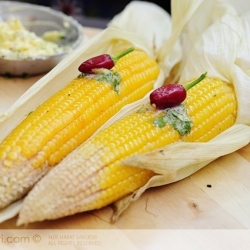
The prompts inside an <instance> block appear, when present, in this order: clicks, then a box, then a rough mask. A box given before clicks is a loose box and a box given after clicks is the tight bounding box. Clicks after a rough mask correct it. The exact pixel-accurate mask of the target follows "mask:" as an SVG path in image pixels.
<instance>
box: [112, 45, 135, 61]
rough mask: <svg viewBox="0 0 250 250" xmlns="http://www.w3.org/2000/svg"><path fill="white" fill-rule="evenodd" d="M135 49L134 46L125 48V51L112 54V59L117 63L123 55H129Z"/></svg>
mask: <svg viewBox="0 0 250 250" xmlns="http://www.w3.org/2000/svg"><path fill="white" fill-rule="evenodd" d="M133 50H134V48H133V47H131V48H128V49H126V50H124V51H123V52H121V53H119V54H118V55H115V56H111V59H112V60H113V62H114V64H116V62H117V61H118V60H119V59H120V58H121V57H123V56H125V55H127V54H128V53H130V52H132V51H133Z"/></svg>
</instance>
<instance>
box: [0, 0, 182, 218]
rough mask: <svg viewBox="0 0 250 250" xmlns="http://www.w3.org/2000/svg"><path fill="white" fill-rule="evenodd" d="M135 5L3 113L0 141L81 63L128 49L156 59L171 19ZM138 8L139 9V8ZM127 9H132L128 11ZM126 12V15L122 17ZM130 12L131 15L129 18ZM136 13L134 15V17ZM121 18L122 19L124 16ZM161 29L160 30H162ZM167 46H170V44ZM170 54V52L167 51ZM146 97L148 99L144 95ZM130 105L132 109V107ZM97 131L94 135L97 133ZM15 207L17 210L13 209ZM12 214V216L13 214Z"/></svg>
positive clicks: (75, 72) (154, 9) (150, 7)
mask: <svg viewBox="0 0 250 250" xmlns="http://www.w3.org/2000/svg"><path fill="white" fill-rule="evenodd" d="M134 4H136V5H137V7H138V8H137V7H136V9H134V8H131V7H130V5H129V6H128V9H126V10H124V11H123V13H122V15H121V16H120V17H118V16H117V17H115V21H114V22H111V23H110V24H109V27H108V28H107V29H105V30H103V31H102V32H101V33H100V34H98V35H96V36H95V37H94V38H92V39H90V40H89V41H87V42H86V43H85V44H84V45H83V46H81V47H79V48H77V49H76V50H75V51H74V52H72V53H71V54H70V55H69V56H68V57H67V58H65V59H64V60H63V61H62V62H60V63H59V64H58V65H57V66H56V67H55V68H54V69H53V70H52V71H50V72H49V73H48V74H46V75H45V76H44V77H43V78H41V79H40V80H39V81H37V82H36V83H35V84H34V85H33V86H32V87H31V88H30V89H29V90H28V91H27V92H25V93H24V94H23V95H22V96H21V97H20V98H19V99H18V100H17V101H16V102H15V103H14V104H13V105H12V106H11V107H10V109H9V110H7V112H6V113H4V114H2V115H0V131H1V133H0V141H1V140H3V139H4V138H5V137H6V135H8V133H10V131H11V130H12V129H13V128H14V127H15V126H16V125H17V124H18V123H20V122H21V121H22V120H23V119H24V118H25V116H27V114H29V113H30V112H31V111H32V110H34V109H35V108H36V107H37V106H39V105H40V104H41V103H43V102H44V101H45V100H46V99H48V98H49V97H50V96H52V95H53V94H54V93H56V92H57V91H58V90H60V89H62V88H63V87H65V86H66V85H67V84H68V83H69V82H70V81H71V80H72V79H73V78H75V77H77V75H78V74H79V72H78V66H79V65H80V64H81V63H82V62H83V61H84V60H87V59H89V58H91V57H93V56H96V55H99V54H103V53H108V54H111V55H115V54H116V53H119V52H121V51H122V50H124V49H127V48H128V47H131V46H133V47H135V48H139V49H142V50H144V51H146V52H147V53H148V54H149V55H150V56H151V57H153V58H156V57H157V49H155V48H159V47H160V46H161V45H162V44H164V43H166V41H167V39H168V38H169V36H170V34H171V19H170V16H169V14H168V13H167V12H164V11H163V10H162V9H161V8H159V7H158V6H156V5H154V4H151V3H147V2H140V3H137V2H136V1H135V2H132V3H131V5H132V6H133V5H134ZM139 6H141V8H140V7H139ZM131 9H133V10H132V11H131ZM128 11H129V15H127V14H126V13H127V12H128ZM148 11H150V12H151V13H154V14H153V15H148ZM133 12H134V14H133ZM135 13H136V14H135ZM131 14H132V15H133V16H136V15H138V16H141V17H143V16H144V17H145V16H147V18H146V19H144V20H143V23H139V22H135V23H133V27H134V30H131V29H129V28H128V27H127V22H126V20H127V21H129V20H130V15H131ZM123 15H124V16H125V17H124V16H123ZM157 17H160V19H158V22H159V23H160V22H161V23H164V25H165V27H161V28H160V29H155V30H154V39H152V34H151V33H150V32H151V31H152V29H153V26H152V24H153V23H154V21H155V18H157ZM142 25H143V27H145V26H146V27H147V26H150V25H151V31H149V32H147V33H145V32H143V29H142ZM162 28H164V30H162ZM169 46H172V47H173V46H174V43H172V44H170V45H169ZM169 51H171V49H170V50H169ZM174 54H175V58H174V60H173V61H172V62H170V63H169V69H168V71H166V72H164V71H163V70H161V73H160V75H159V77H158V79H157V81H156V82H155V86H154V87H155V88H157V87H159V86H161V85H162V84H163V82H164V79H165V77H166V76H167V75H168V72H169V71H170V70H171V67H173V66H174V65H175V64H176V62H177V61H180V59H181V50H180V47H178V48H177V49H175V51H174ZM147 96H148V95H147ZM147 98H148V97H145V98H144V99H142V100H141V101H138V102H135V103H134V104H130V105H128V106H127V107H124V108H123V109H122V111H121V112H119V114H117V115H116V116H114V117H113V118H111V119H110V120H109V121H108V122H107V124H104V125H103V126H102V127H100V129H99V130H101V129H103V128H105V127H106V126H107V125H109V124H111V123H113V122H114V121H116V120H117V119H119V118H120V117H122V116H123V115H124V114H123V113H125V114H126V112H127V110H134V109H135V108H134V107H136V108H137V107H139V106H140V105H141V103H143V102H145V100H147ZM133 105H134V106H133ZM99 130H98V131H99ZM20 204H21V201H20V202H17V203H14V204H12V205H10V206H9V207H8V208H5V209H4V210H2V211H1V215H0V219H1V221H4V220H7V219H9V218H11V217H13V216H15V215H16V214H17V212H18V210H19V209H18V208H19V207H20ZM17 206H18V207H17ZM13 211H15V212H13Z"/></svg>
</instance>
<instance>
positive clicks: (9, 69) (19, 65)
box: [0, 1, 83, 76]
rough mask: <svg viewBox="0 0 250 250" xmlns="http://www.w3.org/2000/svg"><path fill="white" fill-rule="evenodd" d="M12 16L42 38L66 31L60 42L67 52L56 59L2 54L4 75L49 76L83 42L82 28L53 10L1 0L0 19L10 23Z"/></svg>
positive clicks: (0, 60)
mask: <svg viewBox="0 0 250 250" xmlns="http://www.w3.org/2000/svg"><path fill="white" fill-rule="evenodd" d="M11 17H17V18H18V19H19V20H20V21H21V22H22V24H23V26H24V27H25V28H26V29H27V30H29V31H32V32H34V33H35V34H36V35H38V36H42V35H43V34H44V33H45V32H49V31H54V30H57V31H60V32H63V33H64V34H65V37H64V39H62V40H60V41H59V42H58V45H59V46H60V47H62V48H63V49H62V51H61V52H60V53H57V54H54V55H52V56H34V57H33V56H31V57H27V58H18V57H12V58H6V57H4V56H3V55H0V74H1V75H10V76H26V75H36V74H40V73H46V72H48V71H50V70H51V69H52V68H53V67H55V66H56V65H57V64H58V63H59V62H60V61H61V60H62V59H63V58H64V57H65V56H66V55H67V54H68V53H69V52H70V51H72V50H73V49H75V48H76V47H77V46H78V45H79V44H80V43H81V41H82V40H83V30H82V26H81V25H80V24H79V23H78V22H77V21H76V20H75V19H73V18H72V17H70V16H67V15H65V14H63V13H61V12H59V11H56V10H53V9H51V8H49V7H43V6H38V5H35V4H29V3H21V2H10V1H1V2H0V20H1V21H7V20H8V19H9V18H11Z"/></svg>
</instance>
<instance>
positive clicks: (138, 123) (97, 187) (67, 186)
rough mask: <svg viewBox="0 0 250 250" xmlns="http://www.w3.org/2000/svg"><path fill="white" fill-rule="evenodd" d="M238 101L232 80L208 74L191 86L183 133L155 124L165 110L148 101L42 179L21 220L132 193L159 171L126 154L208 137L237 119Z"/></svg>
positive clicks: (100, 204) (87, 206)
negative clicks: (188, 124)
mask: <svg viewBox="0 0 250 250" xmlns="http://www.w3.org/2000/svg"><path fill="white" fill-rule="evenodd" d="M236 107H237V104H236V97H235V93H234V90H233V88H232V86H231V85H229V84H227V83H224V82H222V81H220V80H218V79H209V78H206V79H205V80H203V81H202V82H200V83H199V84H197V85H196V86H194V87H193V88H192V89H190V90H189V91H188V94H187V99H186V101H185V108H186V110H187V113H188V116H189V117H190V118H191V120H192V123H193V125H192V129H191V132H190V133H189V134H186V135H184V136H180V134H179V133H178V132H177V131H176V130H175V129H174V128H173V127H172V126H171V125H169V124H166V126H164V127H157V126H155V124H154V122H153V121H154V120H155V118H157V117H159V116H161V114H162V112H163V111H156V110H155V109H153V108H152V107H150V105H148V106H145V107H144V108H143V109H141V110H140V111H139V112H136V113H134V114H131V115H129V116H127V117H125V118H124V119H122V120H119V121H118V122H116V123H114V124H113V125H111V126H110V127H108V128H107V129H105V130H103V131H101V132H100V133H98V134H97V135H96V136H94V137H92V138H91V139H90V140H89V141H87V142H85V143H83V144H82V145H81V146H80V147H79V148H77V149H76V150H74V151H73V152H72V153H71V154H69V155H68V156H67V157H66V158H65V159H64V160H63V161H62V162H61V163H60V164H58V165H57V167H56V168H54V169H53V170H52V171H50V172H49V173H48V175H46V176H45V177H44V178H43V179H42V180H41V181H40V182H38V183H37V185H36V186H35V187H34V188H33V190H31V192H30V193H29V194H28V196H27V197H26V198H25V200H24V203H23V206H22V209H21V211H20V214H19V220H18V224H23V223H29V222H33V221H42V220H45V219H56V218H59V217H63V216H67V215H71V214H75V213H79V212H83V211H88V210H93V209H98V208H101V207H103V206H106V205H108V204H110V203H112V202H114V201H117V200H119V199H121V198H122V197H125V196H127V195H129V194H131V193H132V192H133V191H135V190H137V189H138V188H139V187H141V186H142V185H144V184H145V183H146V182H147V181H148V180H149V179H150V178H151V177H152V176H153V175H154V173H153V172H152V171H149V170H144V169H141V168H135V167H131V166H122V165H121V164H120V163H121V161H122V160H124V159H125V158H127V157H129V156H131V155H133V154H137V153H144V152H148V151H151V150H155V149H157V148H161V147H163V146H166V145H168V144H170V143H173V142H176V141H178V140H183V141H190V142H193V141H204V142H206V141H208V140H210V139H212V138H213V137H215V136H216V135H218V134H219V133H221V132H222V131H223V130H225V129H227V128H229V127H230V126H232V125H233V124H234V122H235V119H236Z"/></svg>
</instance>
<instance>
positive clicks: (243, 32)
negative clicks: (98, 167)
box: [112, 1, 250, 221]
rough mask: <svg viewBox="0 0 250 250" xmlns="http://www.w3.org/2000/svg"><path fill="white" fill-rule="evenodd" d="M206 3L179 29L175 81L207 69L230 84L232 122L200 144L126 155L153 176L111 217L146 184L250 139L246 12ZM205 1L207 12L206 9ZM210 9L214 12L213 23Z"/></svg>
mask: <svg viewBox="0 0 250 250" xmlns="http://www.w3.org/2000/svg"><path fill="white" fill-rule="evenodd" d="M174 2H175V3H176V4H177V2H182V1H174ZM210 4H212V2H210V1H209V2H208V1H206V2H205V1H204V2H203V3H201V5H200V6H199V7H198V8H197V11H196V12H195V13H194V15H193V16H192V18H190V20H189V22H188V24H187V25H186V27H185V29H184V30H183V33H182V48H183V61H182V67H181V70H182V74H181V78H180V82H181V83H182V82H185V81H188V80H189V79H193V78H195V77H197V76H198V75H200V74H201V73H202V72H208V76H211V77H218V78H221V79H222V80H224V81H226V82H229V83H231V84H233V85H234V88H235V91H236V95H237V102H238V111H237V112H238V114H237V120H236V124H235V125H234V126H232V127H231V128H229V129H227V130H226V131H224V132H223V133H221V134H220V135H218V136H217V137H215V138H214V139H213V140H211V141H209V142H206V143H187V142H177V143H174V144H171V145H169V146H166V147H164V148H161V149H159V150H155V151H152V152H149V153H145V154H141V155H135V156H132V157H130V158H128V159H126V160H125V161H124V162H123V164H125V165H130V166H135V167H139V168H144V169H149V170H152V171H154V172H155V173H157V174H159V175H156V176H154V177H152V178H151V179H150V180H149V181H148V183H147V184H146V185H145V186H143V187H141V188H140V189H139V190H137V191H136V192H135V193H134V194H132V195H130V196H128V197H125V198H124V199H122V200H120V201H118V202H116V204H115V206H116V210H115V213H114V215H113V218H112V220H113V221H115V220H117V219H118V217H119V215H120V214H121V213H122V212H123V211H124V210H125V209H126V208H127V207H128V205H129V204H130V203H131V202H132V201H135V200H137V199H138V198H139V197H140V196H141V195H142V194H143V193H144V192H145V190H146V189H148V188H150V187H155V186H161V185H166V184H169V183H173V182H176V181H179V180H181V179H183V178H186V177H188V176H190V175H192V174H193V173H195V172H196V171H198V170H200V169H201V168H203V167H204V166H206V165H207V164H209V163H210V162H212V161H214V160H215V159H217V158H218V157H221V156H224V155H227V154H230V153H232V152H234V151H236V150H238V149H240V148H241V147H243V146H245V145H247V144H249V142H250V126H249V125H250V113H249V109H250V100H249V96H250V78H249V77H250V75H249V74H250V71H249V66H250V60H249V56H248V55H249V49H250V36H249V32H250V25H249V23H250V12H246V13H244V14H243V15H241V16H240V15H238V14H237V12H236V11H235V9H234V8H233V7H232V6H231V5H228V4H227V3H226V2H223V1H213V4H212V5H210ZM208 5H210V11H207V8H208ZM214 8H215V9H214ZM179 11H180V15H181V10H180V9H179ZM182 11H184V10H183V9H182ZM204 13H209V16H207V20H204ZM210 13H215V17H216V20H215V21H213V22H212V20H211V19H210V18H211V16H210ZM215 17H213V18H215ZM213 18H212V19H213Z"/></svg>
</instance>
